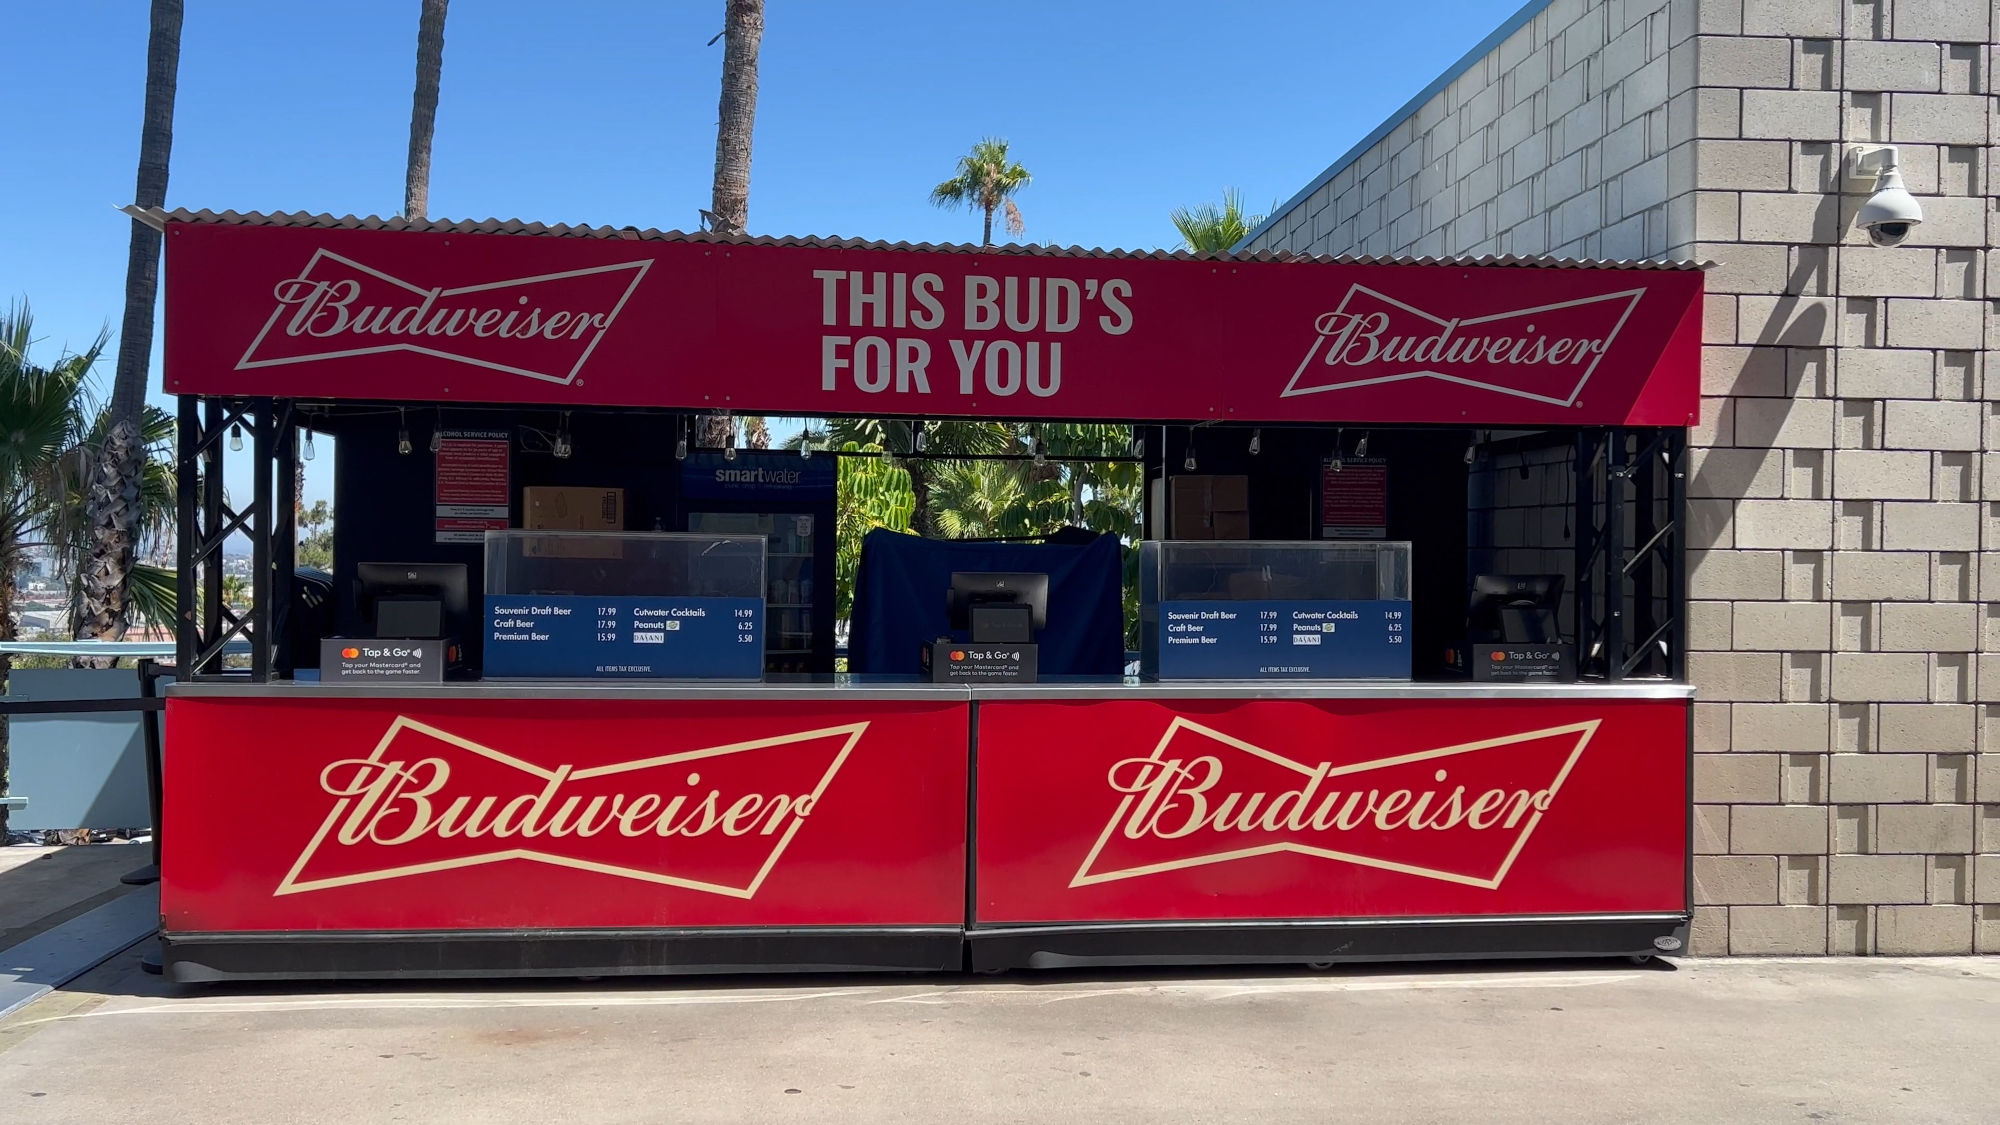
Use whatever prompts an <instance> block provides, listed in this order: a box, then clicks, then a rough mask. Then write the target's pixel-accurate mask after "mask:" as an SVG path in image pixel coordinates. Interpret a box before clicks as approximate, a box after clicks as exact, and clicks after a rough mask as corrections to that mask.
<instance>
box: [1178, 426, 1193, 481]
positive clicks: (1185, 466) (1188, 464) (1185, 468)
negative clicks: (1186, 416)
mask: <svg viewBox="0 0 2000 1125" xmlns="http://www.w3.org/2000/svg"><path fill="white" fill-rule="evenodd" d="M1194 467H1195V466H1194V431H1193V430H1192V429H1190V430H1189V431H1188V441H1187V457H1186V458H1185V459H1184V460H1182V461H1181V471H1182V472H1188V473H1191V472H1194Z"/></svg>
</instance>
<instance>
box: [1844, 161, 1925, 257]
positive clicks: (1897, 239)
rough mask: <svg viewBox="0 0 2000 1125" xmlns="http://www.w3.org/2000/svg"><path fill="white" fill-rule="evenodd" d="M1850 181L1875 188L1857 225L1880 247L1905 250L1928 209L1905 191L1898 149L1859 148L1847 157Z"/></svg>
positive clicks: (1862, 210) (1855, 217)
mask: <svg viewBox="0 0 2000 1125" xmlns="http://www.w3.org/2000/svg"><path fill="white" fill-rule="evenodd" d="M1847 178H1848V179H1849V180H1850V181H1859V182H1860V183H1862V184H1872V185H1873V187H1874V192H1873V194H1871V195H1869V197H1868V200H1867V202H1865V203H1863V204H1862V205H1861V209H1860V210H1859V211H1857V212H1856V213H1855V216H1854V222H1855V225H1857V226H1859V227H1861V228H1862V229H1863V230H1865V231H1867V232H1868V241H1869V242H1871V243H1874V244H1875V245H1877V246H1901V245H1902V244H1903V242H1904V240H1906V239H1908V238H1909V237H1910V231H1911V229H1912V228H1914V227H1916V226H1918V225H1919V224H1921V223H1922V222H1923V221H1924V209H1923V208H1922V207H1919V206H1918V205H1917V201H1916V198H1915V197H1914V196H1912V195H1911V194H1910V193H1909V192H1908V191H1906V190H1904V188H1903V173H1902V172H1901V171H1900V170H1899V169H1898V168H1897V166H1896V146H1894V145H1855V146H1853V147H1852V148H1850V149H1849V150H1848V153H1847Z"/></svg>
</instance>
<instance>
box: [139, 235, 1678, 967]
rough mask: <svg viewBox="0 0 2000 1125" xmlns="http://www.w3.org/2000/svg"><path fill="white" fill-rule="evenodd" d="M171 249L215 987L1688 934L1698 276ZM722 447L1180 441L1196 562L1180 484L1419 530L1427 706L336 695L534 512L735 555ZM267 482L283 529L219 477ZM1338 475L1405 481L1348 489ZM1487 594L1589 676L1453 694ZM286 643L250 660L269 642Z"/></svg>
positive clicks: (1176, 263)
mask: <svg viewBox="0 0 2000 1125" xmlns="http://www.w3.org/2000/svg"><path fill="white" fill-rule="evenodd" d="M135 213H136V214H137V215H138V217H140V218H141V219H143V220H145V221H149V222H152V223H155V224H156V225H158V226H159V227H161V229H163V230H164V231H165V233H166V236H167V238H166V242H167V259H166V263H167V264H166V318H167V327H166V339H167V346H166V364H165V380H166V389H167V390H168V391H169V392H170V393H173V394H176V395H178V396H179V401H180V426H181V429H180V432H181V442H182V446H181V461H180V464H181V478H180V479H181V489H182V493H181V508H180V535H179V549H180V556H181V557H180V575H181V590H180V596H181V603H180V604H181V606H182V607H183V625H182V629H181V631H180V635H179V642H180V646H181V652H180V659H179V667H180V669H181V674H180V675H181V678H180V680H179V682H177V683H176V684H174V685H173V686H172V687H170V688H169V689H168V703H167V719H166V739H167V750H166V752H165V754H164V757H163V778H162V786H163V791H164V809H163V816H162V820H163V825H162V830H163V832H169V833H171V834H172V836H173V839H174V841H175V846H174V848H173V849H172V850H171V851H169V852H168V853H167V854H166V856H165V860H164V868H163V871H162V878H161V909H162V927H161V928H162V938H163V946H164V950H165V963H166V971H167V973H168V974H169V975H170V976H171V977H173V978H174V979H177V980H183V981H215V980H230V979H310V978H348V977H424V976H429V977H461V976H462V977H470V976H495V975H607V974H661V973H683V972H722V971H750V970H798V969H811V970H826V969H898V970H941V969H959V968H961V967H974V968H981V969H991V968H1007V967H1042V966H1059V965H1073V964H1141V963H1161V964H1171V963H1254V962H1325V961H1336V960H1342V959H1357V958H1359V959H1396V958H1412V957H1450V956H1478V957H1489V956H1529V955H1617V956H1644V955H1648V954H1650V953H1652V952H1655V951H1659V950H1672V949H1677V948H1679V943H1680V941H1681V940H1682V937H1681V935H1682V934H1683V933H1684V928H1685V926H1686V924H1687V922H1688V919H1689V917H1690V915H1691V876H1690V851H1691V847H1690V837H1691V832H1690V817H1691V804H1690V793H1689V768H1690V760H1691V757H1690V753H1689V751H1690V730H1691V722H1690V713H1691V700H1692V689H1691V688H1689V687H1688V686H1686V685H1685V684H1684V683H1683V682H1682V658H1681V655H1680V650H1681V645H1680V633H1679V630H1680V624H1679V623H1680V621H1681V620H1682V617H1683V616H1684V615H1683V605H1682V602H1683V596H1684V588H1683V584H1684V581H1685V568H1684V566H1683V565H1682V564H1681V557H1680V556H1681V545H1680V543H1679V540H1678V535H1677V534H1676V529H1677V528H1678V526H1679V522H1680V520H1681V518H1682V511H1683V508H1684V499H1683V486H1682V475H1683V472H1682V463H1683V461H1684V448H1685V433H1684V428H1685V427H1686V426H1688V425H1690V424H1692V423H1693V422H1694V421H1695V411H1696V408H1697V404H1698V395H1697V390H1698V371H1699V366H1700V365H1699V344H1698V340H1699V332H1698V329H1699V320H1698V314H1699V309H1700V298H1701V274H1700V272H1699V270H1698V269H1693V268H1686V267H1673V266H1662V265H1659V264H1642V263H1605V264H1586V265H1585V266H1583V267H1581V268H1579V267H1578V266H1577V264H1575V263H1564V264H1558V263H1551V262H1529V261H1521V262H1508V263H1487V264H1475V263H1469V262H1453V263H1424V264H1419V263H1378V262H1367V263H1363V262H1342V261H1314V260H1275V259H1271V258H1268V257H1259V258H1249V257H1245V258H1233V257H1229V256H1200V257H1198V256H1193V255H1186V254H1164V253H1162V254H1116V253H1105V252H1085V251H1081V250H1071V251H1055V250H1048V249H1043V248H1003V249H995V248H975V247H962V248H943V249H939V248H922V249H919V248H913V247H908V246H890V245H883V244H865V243H852V242H839V241H829V240H817V239H763V238H723V237H710V236H705V235H682V234H673V233H661V232H633V231H616V230H611V229H608V228H565V227H553V228H552V227H544V226H539V225H525V224H519V223H487V224H463V223H450V222H416V223H412V222H407V221H404V220H375V219H352V218H349V219H335V218H331V217H326V216H306V215H269V216H266V215H235V214H229V215H214V214H210V213H205V212H204V213H188V212H173V213H163V212H158V211H141V212H135ZM723 411H736V412H742V413H758V414H768V415H774V416H817V417H853V416H888V417H897V418H916V419H933V418H1002V419H1029V420H1043V421H1062V420H1069V421H1092V422H1106V421H1116V422H1120V423H1129V424H1134V425H1136V426H1138V427H1140V428H1139V430H1138V431H1137V432H1138V433H1139V434H1141V435H1142V436H1144V437H1145V439H1146V447H1145V449H1144V451H1143V452H1140V451H1138V450H1137V449H1136V447H1135V450H1134V452H1133V454H1132V457H1133V459H1134V460H1137V461H1140V462H1141V463H1143V465H1144V468H1145V473H1146V477H1147V480H1148V482H1149V486H1150V487H1149V493H1150V492H1152V491H1153V489H1157V490H1158V493H1159V495H1158V496H1151V495H1149V498H1148V501H1147V506H1148V513H1147V517H1148V528H1149V533H1150V536H1151V537H1152V538H1159V539H1165V538H1182V537H1183V536H1180V535H1176V534H1174V533H1172V532H1171V530H1170V529H1169V528H1168V527H1167V526H1166V524H1167V521H1168V518H1169V516H1168V512H1167V511H1166V510H1165V509H1166V507H1167V506H1168V505H1167V500H1166V498H1167V497H1168V496H1169V495H1170V494H1172V493H1173V492H1174V491H1176V487H1177V486H1173V485H1172V484H1171V481H1172V479H1173V478H1176V477H1180V476H1184V475H1197V469H1196V465H1197V459H1198V462H1199V465H1200V471H1201V472H1202V473H1207V474H1215V475H1218V478H1219V477H1220V476H1222V475H1231V474H1234V475H1239V476H1241V477H1243V478H1244V479H1246V480H1248V481H1250V482H1251V484H1250V496H1251V500H1250V501H1249V502H1248V503H1247V505H1246V507H1245V509H1244V510H1243V511H1242V512H1241V513H1240V514H1241V515H1242V517H1243V519H1244V520H1245V521H1246V522H1247V524H1248V526H1249V527H1250V528H1251V529H1252V530H1255V531H1257V534H1258V535H1259V536H1260V537H1264V538H1272V539H1287V538H1291V539H1300V540H1304V539H1315V538H1319V537H1321V536H1323V535H1324V536H1335V535H1356V536H1359V537H1361V538H1370V537H1372V538H1378V539H1380V538H1388V539H1401V540H1409V541H1413V542H1414V543H1415V557H1416V559H1417V563H1416V567H1417V569H1416V573H1415V579H1414V582H1415V587H1414V588H1415V591H1416V592H1415V594H1414V597H1413V606H1414V609H1413V613H1412V616H1413V632H1412V634H1411V636H1412V637H1413V644H1412V648H1413V649H1416V650H1417V653H1416V657H1415V659H1416V671H1415V673H1414V674H1413V676H1412V677H1411V678H1410V679H1407V680H1379V679H1377V680H1366V681H1351V682H1339V681H1327V680H1319V681H1305V680H1298V679H1290V680H1287V679H1285V678H1283V677H1281V676H1274V677H1273V678H1271V679H1270V680H1268V681H1258V680H1249V681H1245V680H1233V681H1199V680H1190V681H1164V680H1163V681H1143V680H1138V679H1131V680H1128V679H1122V678H1117V677H1112V678H1106V679H1103V680H1100V681H1095V682H1087V683H1076V682H1052V683H1042V684H1025V685H1018V686H995V687H979V688H967V687H962V686H950V685H943V684H930V683H923V682H917V681H916V680H915V679H914V678H906V679H900V680H897V679H870V678H865V677H833V676H822V677H800V678H796V679H785V680H782V681H781V680H776V679H774V680H771V681H770V682H754V683H752V682H746V683H730V684H718V683H712V682H694V681H690V682H673V681H658V680H643V679H640V680H618V679H569V680H547V681H524V680H508V681H503V680H497V679H477V678H470V679H463V680H459V679H446V680H443V681H441V682H431V683H409V684H378V683H367V684H346V683H333V682H316V681H314V680H312V679H311V678H310V676H309V673H310V670H311V669H312V668H313V667H314V666H315V664H316V659H317V658H316V653H317V648H316V645H317V644H318V641H319V640H320V638H321V637H323V636H338V635H343V634H341V633H339V632H338V631H337V630H338V628H339V624H338V623H339V621H340V619H341V618H340V615H341V614H343V613H345V614H350V615H351V613H352V612H353V607H352V605H351V604H349V603H350V602H351V601H352V599H353V597H354V595H353V593H352V590H353V586H354V574H355V570H354V567H355V565H356V564H357V563H358V562H362V561H374V560H394V561H398V562H413V563H418V562H422V563H451V562H459V563H463V564H465V565H466V566H467V567H468V568H469V570H470V572H471V573H472V574H474V575H477V574H479V573H480V567H479V561H478V560H479V558H480V556H479V553H478V549H477V546H476V542H477V536H478V533H479V531H480V530H482V529H483V528H487V527H498V526H520V521H521V519H522V516H523V511H522V501H521V493H522V491H523V489H525V488H531V487H533V488H542V487H546V488H577V487H601V488H605V489H616V490H620V493H621V495H622V497H623V510H622V512H621V513H620V514H619V516H618V518H619V519H620V520H621V521H622V525H623V527H624V528H626V529H630V530H638V529H644V528H647V527H660V528H666V529H669V530H679V529H685V528H687V526H688V522H687V519H688V513H689V511H690V510H691V509H690V506H689V505H688V503H687V502H686V500H685V498H683V497H682V496H681V495H680V494H679V493H678V492H677V491H676V489H677V487H678V486H677V485H675V484H672V483H668V484H661V483H660V482H662V481H666V482H673V481H675V480H676V479H677V477H676V474H675V472H674V467H675V465H676V464H677V463H678V460H679V454H680V452H681V451H680V450H679V449H678V448H677V446H678V445H680V444H681V442H682V440H683V439H684V438H685V436H686V435H687V434H688V433H690V432H691V427H692V424H693V419H694V418H695V417H696V416H698V415H702V414H712V413H718V412H723ZM246 438H247V449H244V450H243V451H241V452H237V451H236V450H235V449H233V448H232V447H233V446H234V445H236V444H238V443H240V442H242V441H243V439H246ZM482 442H484V443H488V444H489V445H491V446H492V448H486V446H481V445H479V443H482ZM1370 442H1372V443H1373V448H1372V449H1371V448H1369V443H1370ZM316 445H318V446H320V447H323V448H337V450H338V459H339V460H338V465H337V468H336V478H335V479H336V484H335V493H336V496H335V507H336V509H337V511H339V512H340V513H341V517H342V518H341V519H340V521H339V524H338V525H337V527H338V530H337V540H336V544H335V573H334V575H333V579H332V582H331V588H332V591H333V592H332V594H331V595H330V604H323V603H327V601H328V596H327V595H325V594H324V592H322V593H320V594H315V595H311V596H307V594H305V593H302V592H301V590H302V588H299V587H296V584H295V583H294V582H293V581H292V579H291V576H292V574H293V571H294V562H295V559H294V546H293V545H294V543H295V542H296V529H295V527H294V512H295V510H296V500H297V497H296V495H295V491H294V490H295V487H296V481H297V479H298V478H297V470H298V467H299V462H300V461H301V460H303V459H307V458H310V457H313V456H314V455H315V446H316ZM427 446H429V447H430V448H429V449H426V447H427ZM472 446H478V448H477V449H475V450H474V452H476V453H477V454H478V456H477V457H473V456H472V455H471V454H467V453H465V449H466V448H471V447H472ZM558 450H560V452H558ZM1329 451H1330V455H1329ZM906 452H908V451H906ZM232 457H238V458H240V457H247V458H249V459H250V460H251V461H252V464H253V467H254V469H255V473H254V481H255V484H254V486H253V487H252V489H251V490H250V492H249V495H248V496H242V495H237V496H231V495H228V494H226V493H225V492H224V490H223V487H222V481H223V472H222V466H223V464H224V463H225V461H227V460H229V459H231V458H232ZM441 457H443V458H445V459H446V460H448V461H450V466H449V467H450V468H451V471H450V472H446V468H447V465H446V464H445V461H441V460H440V458H441ZM1343 464H1351V465H1354V466H1357V467H1366V468H1367V469H1368V471H1369V472H1370V473H1371V474H1372V473H1377V472H1378V471H1379V474H1380V479H1381V482H1382V483H1380V484H1379V485H1376V484H1370V485H1368V488H1376V489H1378V491H1379V496H1375V494H1373V493H1369V492H1368V491H1367V489H1365V488H1360V487H1345V485H1344V484H1343V487H1342V488H1341V489H1339V490H1336V489H1334V488H1333V487H1332V484H1334V483H1342V482H1336V481H1332V480H1331V479H1330V478H1327V477H1324V476H1323V475H1322V466H1324V472H1331V473H1337V472H1340V471H1341V469H1342V465H1343ZM1369 479H1370V480H1373V479H1374V478H1373V477H1370V478H1369ZM496 482H497V483H496ZM447 485H449V488H448V489H447V487H446V486H447ZM447 493H449V495H447ZM1336 493H1337V495H1336ZM1217 495H1220V493H1218V494H1217ZM1371 496H1375V499H1371ZM1377 500H1379V503H1377V502H1376V501H1377ZM1378 509H1379V511H1380V512H1381V513H1382V514H1381V515H1380V516H1379V519H1380V521H1381V523H1380V526H1375V527H1369V526H1367V525H1368V524H1369V523H1370V521H1371V519H1374V518H1377V517H1374V516H1371V512H1374V511H1377V510H1378ZM1308 512H1310V513H1312V514H1311V516H1310V522H1309V517H1308V516H1307V515H1306V514H1305V513H1308ZM1223 514H1224V515H1227V516H1232V517H1233V516H1234V515H1236V514H1238V513H1235V512H1225V513H1223ZM1224 523H1225V524H1226V523H1227V521H1224ZM1468 527H1471V528H1473V529H1474V530H1473V531H1472V532H1468V531H1467V528H1468ZM1258 529H1264V530H1258ZM1270 529H1276V533H1268V532H1269V530H1270ZM238 535H246V536H248V537H249V538H250V540H251V542H252V548H253V564H254V567H253V593H254V600H255V607H254V608H253V609H251V610H250V611H248V612H247V613H245V614H241V615H239V614H237V613H236V612H235V611H234V610H231V609H230V608H229V607H227V606H226V605H225V604H224V603H223V601H222V597H221V568H220V565H219V563H220V559H221V552H222V549H223V545H224V544H225V543H226V542H227V541H229V540H230V539H231V538H232V537H233V536H238ZM1489 565H1491V566H1495V567H1500V568H1502V569H1503V570H1504V569H1513V570H1522V569H1524V568H1525V569H1531V570H1532V569H1536V568H1539V569H1543V570H1551V571H1559V572H1560V573H1562V574H1563V575H1564V576H1565V577H1566V578H1567V585H1566V587H1565V591H1566V592H1565V598H1566V599H1567V600H1566V601H1565V602H1564V608H1563V616H1564V624H1563V629H1564V633H1565V636H1566V637H1568V638H1570V639H1571V643H1573V644H1574V646H1575V650H1576V660H1577V664H1578V665H1579V667H1580V669H1581V672H1582V675H1581V677H1580V678H1579V679H1578V680H1577V682H1567V683H1541V684H1526V683H1502V682H1483V681H1473V680H1466V679H1463V678H1459V679H1456V680H1454V679H1453V678H1451V677H1450V676H1449V675H1448V674H1446V673H1445V671H1444V670H1443V668H1442V660H1443V656H1442V654H1443V650H1444V647H1445V646H1446V645H1447V644H1452V643H1456V640H1455V639H1454V630H1460V632H1459V634H1458V636H1459V637H1460V638H1462V636H1463V633H1462V622H1463V621H1464V620H1465V616H1466V606H1465V601H1464V597H1465V588H1466V585H1467V582H1468V580H1469V576H1470V575H1471V574H1474V573H1484V569H1483V568H1486V567H1488V566H1489ZM475 593H476V591H475ZM322 612H324V613H327V614H331V615H332V617H330V618H328V619H327V620H328V621H331V622H333V623H332V624H326V623H325V622H322V623H321V624H319V625H314V624H313V622H314V621H315V620H316V618H315V614H319V613H322ZM315 629H318V630H319V632H317V633H316V632H314V630H315ZM239 638H248V639H250V640H252V641H253V645H252V653H251V656H250V659H249V660H248V662H247V664H248V666H247V667H241V668H238V667H232V666H230V665H229V664H227V663H226V662H225V660H224V658H223V651H224V646H225V645H226V644H227V643H228V642H230V641H232V640H235V639H239ZM467 649H468V653H467V659H468V664H469V665H471V666H472V667H474V668H477V667H478V664H479V652H478V645H477V644H476V643H474V644H468V646H467Z"/></svg>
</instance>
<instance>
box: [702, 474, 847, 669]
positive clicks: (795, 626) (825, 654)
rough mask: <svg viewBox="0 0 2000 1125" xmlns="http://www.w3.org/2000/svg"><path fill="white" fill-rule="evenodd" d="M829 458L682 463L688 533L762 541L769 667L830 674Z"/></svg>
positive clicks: (833, 477)
mask: <svg viewBox="0 0 2000 1125" xmlns="http://www.w3.org/2000/svg"><path fill="white" fill-rule="evenodd" d="M838 481H839V466H838V463H837V462H836V459H835V458H832V457H814V458H807V457H800V456H799V455H798V454H796V453H772V452H764V451H749V450H739V451H738V452H737V454H736V456H734V457H725V456H723V455H722V454H719V453H700V454H692V455H690V456H689V457H688V458H687V459H686V460H684V461H682V462H681V510H682V511H684V512H685V513H686V514H687V530H688V531H691V532H699V533H702V534H706V535H732V536H734V535H761V536H763V537H764V539H765V543H766V547H765V553H764V558H765V569H764V575H765V578H764V583H765V586H764V611H765V612H764V671H765V672H766V673H767V674H771V675H786V674H802V673H831V672H832V671H833V606H834V498H835V492H836V487H837V484H838Z"/></svg>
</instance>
